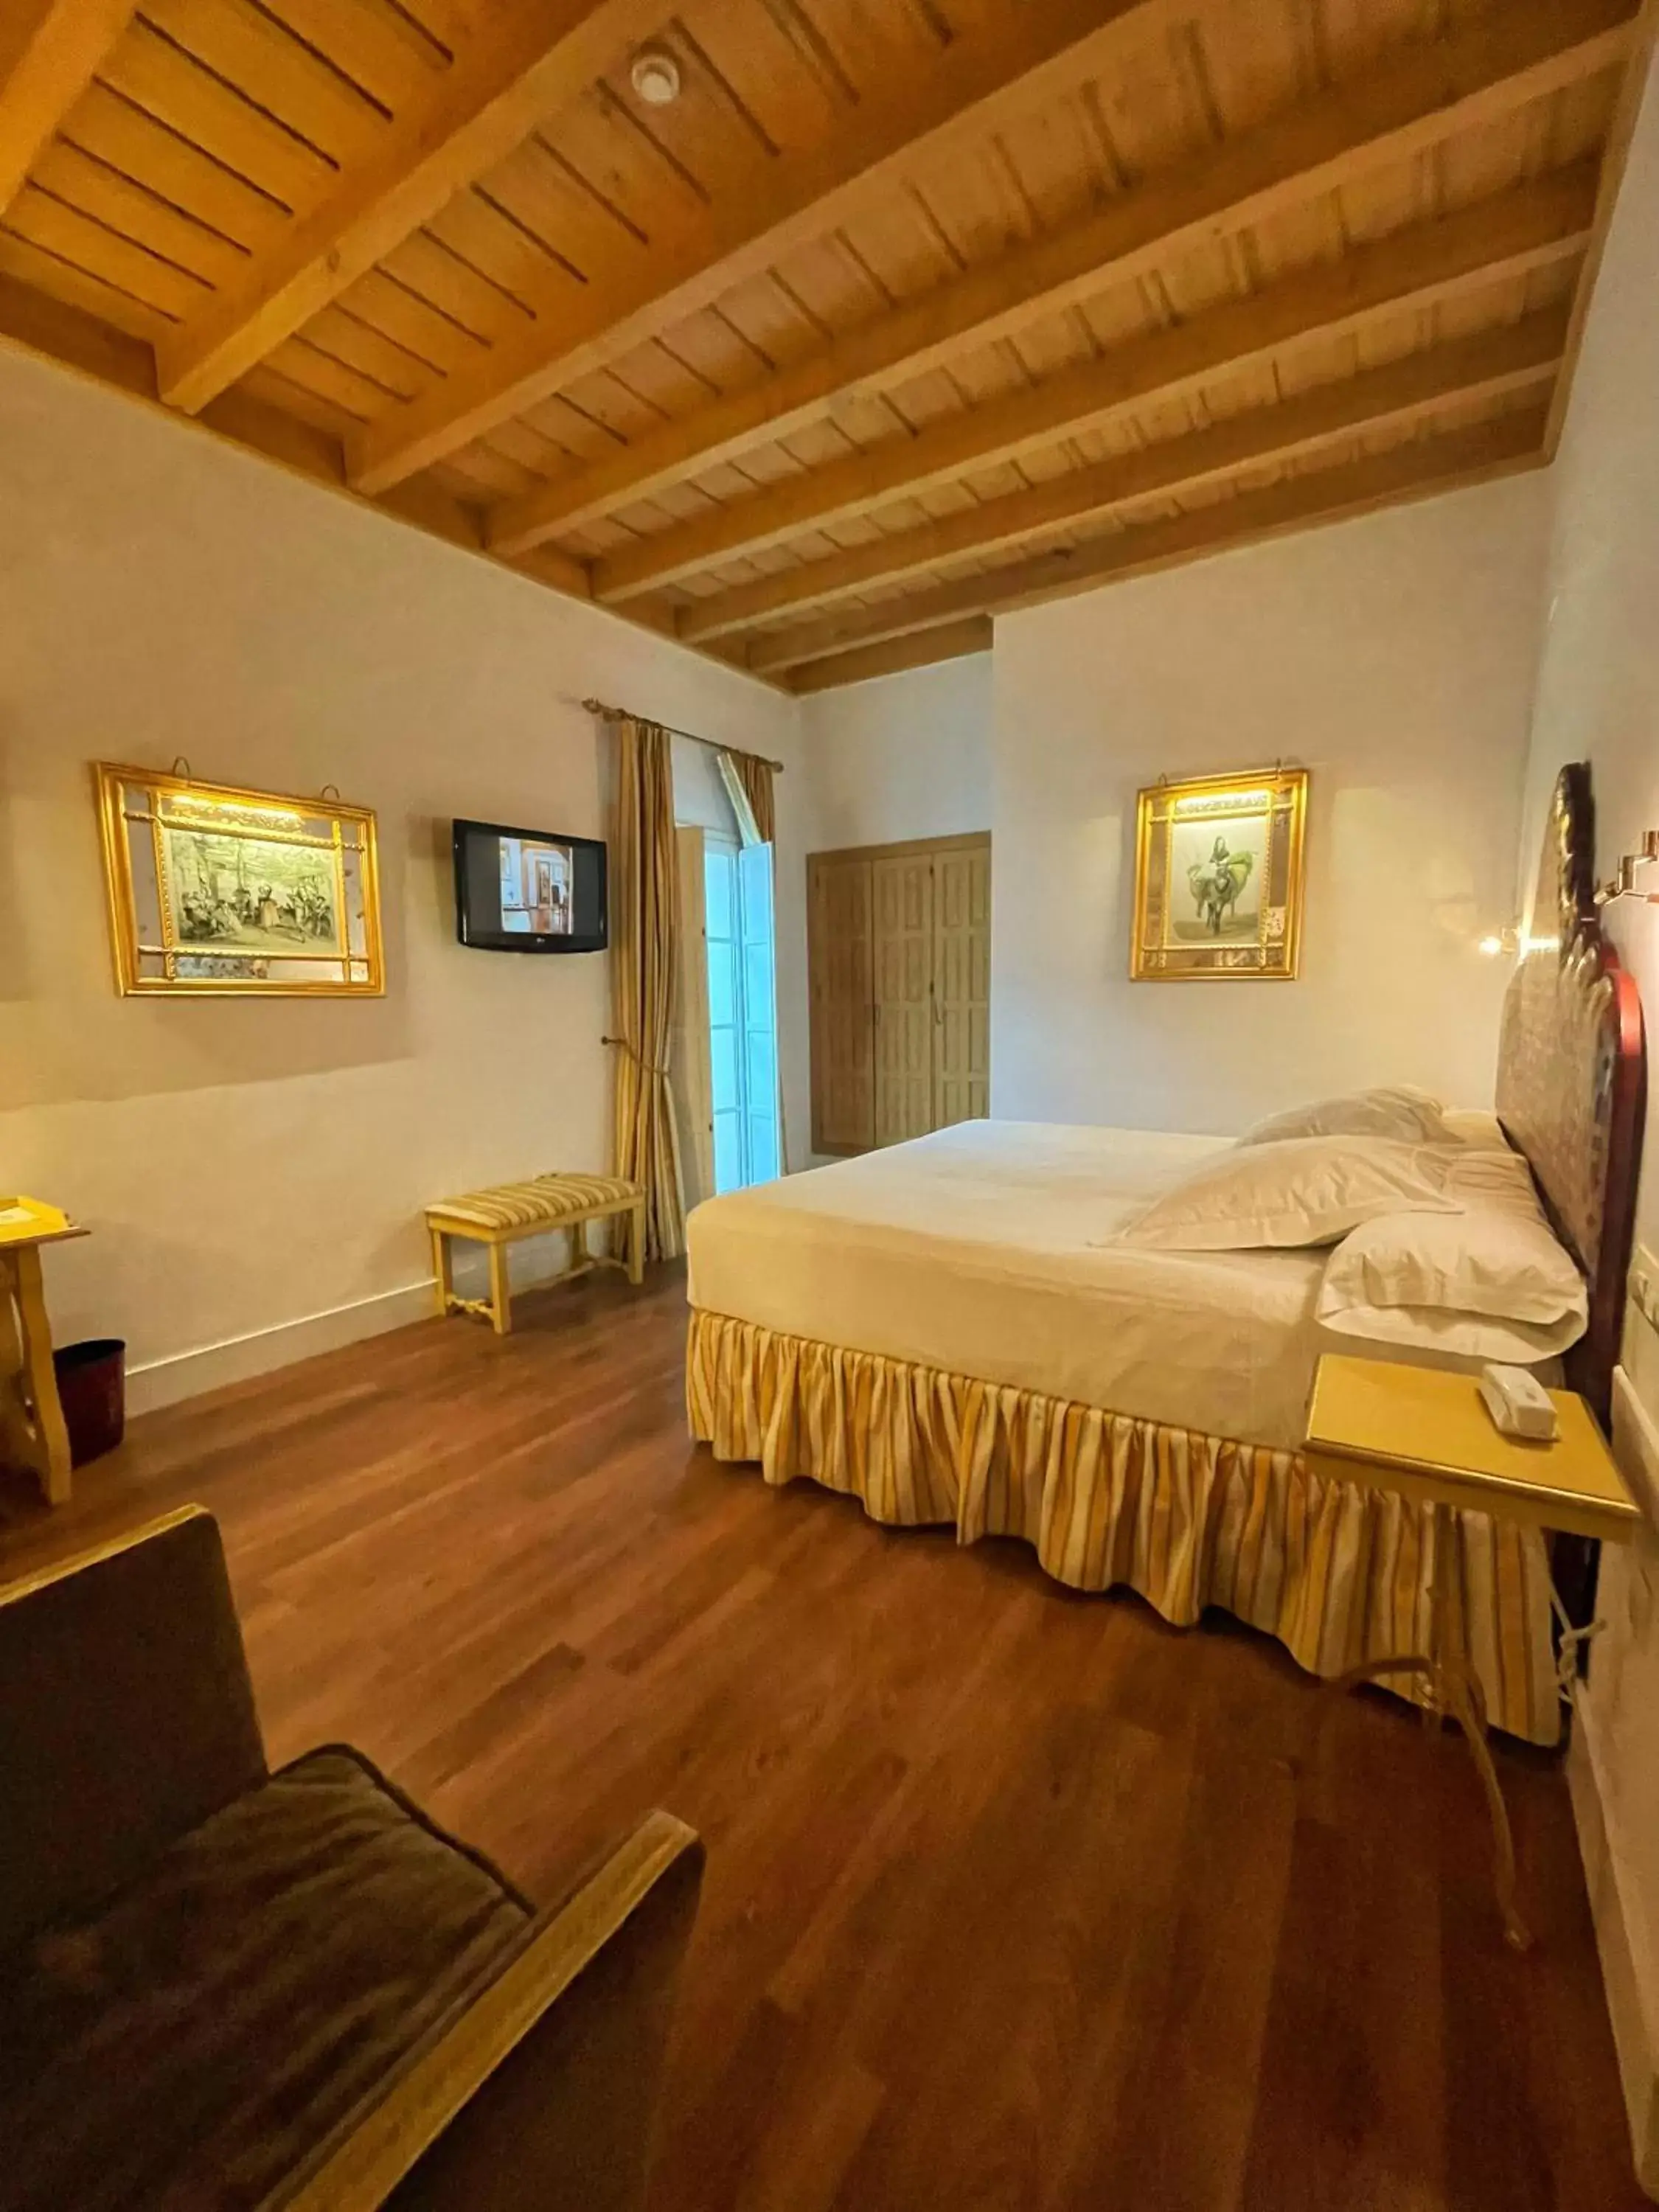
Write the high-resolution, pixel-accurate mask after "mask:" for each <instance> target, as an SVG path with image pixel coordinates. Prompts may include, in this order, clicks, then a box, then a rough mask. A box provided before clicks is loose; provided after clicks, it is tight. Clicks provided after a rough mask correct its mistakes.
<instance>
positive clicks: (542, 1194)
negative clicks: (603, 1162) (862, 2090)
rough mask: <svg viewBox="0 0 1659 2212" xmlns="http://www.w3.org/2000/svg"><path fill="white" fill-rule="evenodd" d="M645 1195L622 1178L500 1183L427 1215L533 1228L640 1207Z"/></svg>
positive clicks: (445, 1202)
mask: <svg viewBox="0 0 1659 2212" xmlns="http://www.w3.org/2000/svg"><path fill="white" fill-rule="evenodd" d="M643 1196H644V1192H643V1191H642V1189H641V1187H640V1185H639V1184H638V1183H636V1182H629V1181H628V1180H627V1179H626V1177H624V1176H605V1175H544V1176H532V1178H531V1179H530V1181H529V1182H502V1183H497V1184H496V1185H495V1188H493V1189H491V1190H474V1191H469V1192H468V1194H467V1195H466V1196H465V1198H447V1199H445V1200H442V1201H441V1203H440V1204H439V1205H437V1206H428V1208H427V1212H428V1213H435V1214H441V1215H443V1217H444V1218H446V1219H447V1220H452V1221H470V1222H473V1223H476V1224H477V1226H478V1227H479V1228H480V1229H534V1228H538V1227H542V1226H547V1225H552V1224H554V1223H556V1222H560V1221H562V1220H564V1219H565V1218H567V1217H568V1215H570V1214H573V1213H586V1212H587V1211H588V1210H589V1208H590V1207H592V1206H618V1207H620V1206H636V1205H637V1204H638V1203H639V1201H640V1200H641V1198H642V1197H643Z"/></svg>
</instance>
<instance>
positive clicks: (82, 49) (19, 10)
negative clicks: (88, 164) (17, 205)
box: [0, 0, 137, 214]
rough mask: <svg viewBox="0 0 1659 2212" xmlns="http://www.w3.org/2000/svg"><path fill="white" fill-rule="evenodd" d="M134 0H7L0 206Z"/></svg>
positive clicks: (2, 27) (1, 42)
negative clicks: (8, 1)
mask: <svg viewBox="0 0 1659 2212" xmlns="http://www.w3.org/2000/svg"><path fill="white" fill-rule="evenodd" d="M136 4H137V0H10V4H9V7H8V9H7V10H6V15H7V17H8V20H6V21H3V22H0V214H3V213H4V211H5V210H6V209H7V208H9V206H10V205H11V203H12V202H13V200H15V198H16V197H17V195H18V193H19V192H20V191H21V189H22V186H23V180H24V179H25V178H26V177H27V175H28V173H29V171H30V170H31V169H32V168H33V167H34V164H35V161H37V159H38V158H39V156H40V155H41V154H42V153H44V152H45V150H46V148H47V146H49V145H50V144H51V143H52V139H53V138H54V137H56V135H57V132H58V125H60V124H61V123H62V122H63V120H64V117H65V116H66V115H67V114H68V113H69V112H70V108H72V107H73V106H74V105H75V103H76V100H79V98H80V97H81V94H82V93H83V92H84V91H85V90H86V88H87V87H88V85H89V84H90V83H91V82H92V80H93V78H94V76H96V74H97V72H98V67H99V64H100V63H101V62H102V60H103V59H104V57H105V56H106V54H107V53H108V52H109V51H110V49H111V48H112V46H114V44H115V42H116V40H118V38H119V37H120V35H121V33H122V32H123V31H125V29H126V27H127V24H128V22H129V21H131V17H132V14H133V10H134V8H135V6H136Z"/></svg>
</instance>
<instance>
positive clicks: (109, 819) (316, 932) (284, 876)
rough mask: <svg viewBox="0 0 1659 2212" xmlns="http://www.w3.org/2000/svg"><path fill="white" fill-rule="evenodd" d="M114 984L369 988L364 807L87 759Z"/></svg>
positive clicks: (169, 991) (302, 994) (330, 992)
mask: <svg viewBox="0 0 1659 2212" xmlns="http://www.w3.org/2000/svg"><path fill="white" fill-rule="evenodd" d="M94 773H95V775H96V778H97V787H98V814H99V821H100V825H101V828H102V832H103V844H104V879H105V884H106V890H107V891H108V895H109V919H110V937H111V943H112V947H113V951H114V954H115V978H116V985H117V987H118V989H119V991H120V992H121V993H122V994H123V996H129V995H137V996H141V997H144V996H150V995H157V996H161V995H165V996H169V997H179V998H185V997H188V998H199V997H217V998H228V997H242V998H261V999H265V998H307V999H311V998H332V999H340V998H376V997H378V996H380V994H381V993H382V992H383V991H384V990H385V988H386V974H385V963H384V958H383V955H382V950H381V941H380V872H379V865H378V859H377V854H376V849H375V841H374V815H373V814H372V813H371V812H370V811H369V810H368V808H367V807H366V806H349V805H345V804H344V802H343V801H342V800H340V799H291V798H287V797H285V796H283V794H281V793H276V792H266V791H242V790H239V789H237V788H235V787H234V786H231V785H228V784H217V783H198V782H197V781H195V780H194V778H193V777H191V776H189V775H176V774H174V775H161V774H159V773H158V772H157V771H156V770H155V769H145V768H118V767H116V766H114V765H112V763H109V762H107V761H99V762H98V763H95V766H94Z"/></svg>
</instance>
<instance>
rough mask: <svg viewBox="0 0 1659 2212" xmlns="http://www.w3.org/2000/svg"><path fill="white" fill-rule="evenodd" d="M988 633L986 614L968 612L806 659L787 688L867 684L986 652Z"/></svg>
mask: <svg viewBox="0 0 1659 2212" xmlns="http://www.w3.org/2000/svg"><path fill="white" fill-rule="evenodd" d="M992 635H993V624H992V621H991V617H990V616H989V615H969V616H967V617H965V618H964V619H963V621H961V622H959V623H943V624H941V626H940V627H939V629H927V630H919V631H918V632H917V633H916V635H915V636H914V637H893V638H888V639H887V640H886V641H884V642H883V643H881V644H878V645H866V646H860V647H857V648H856V649H855V650H854V651H853V652H851V653H837V654H836V655H835V656H834V658H833V659H828V660H812V661H808V662H807V664H806V665H805V667H803V668H800V669H799V670H797V671H794V672H793V674H792V675H791V676H790V678H789V679H788V682H789V689H790V690H792V691H795V692H810V691H833V690H839V689H840V688H841V686H842V684H867V683H868V682H869V681H870V679H871V678H872V677H876V676H897V675H900V674H902V671H904V670H905V669H907V668H931V667H932V666H933V664H934V663H935V662H936V661H941V660H961V659H964V658H965V657H966V655H968V654H969V653H988V652H989V651H990V650H991V644H992Z"/></svg>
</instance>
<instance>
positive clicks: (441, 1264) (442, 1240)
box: [432, 1229, 455, 1320]
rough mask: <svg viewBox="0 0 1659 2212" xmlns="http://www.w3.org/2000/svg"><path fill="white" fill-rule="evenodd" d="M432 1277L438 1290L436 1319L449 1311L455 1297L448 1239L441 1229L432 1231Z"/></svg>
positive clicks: (453, 1274)
mask: <svg viewBox="0 0 1659 2212" xmlns="http://www.w3.org/2000/svg"><path fill="white" fill-rule="evenodd" d="M432 1276H433V1280H434V1281H435V1284H436V1285H437V1290H438V1317H439V1319H440V1320H442V1318H443V1316H445V1315H446V1314H447V1312H448V1311H449V1302H450V1300H451V1298H452V1297H453V1296H454V1295H455V1272H454V1269H453V1267H452V1265H451V1263H450V1252H449V1239H448V1237H447V1236H446V1235H445V1233H444V1231H442V1230H441V1229H435V1230H434V1231H432Z"/></svg>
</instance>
